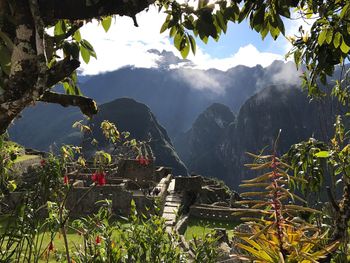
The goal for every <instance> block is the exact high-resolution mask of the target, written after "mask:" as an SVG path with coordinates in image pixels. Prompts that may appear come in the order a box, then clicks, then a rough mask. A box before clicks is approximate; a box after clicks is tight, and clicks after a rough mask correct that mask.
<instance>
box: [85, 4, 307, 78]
mask: <svg viewBox="0 0 350 263" xmlns="http://www.w3.org/2000/svg"><path fill="white" fill-rule="evenodd" d="M136 18H137V22H138V24H139V27H135V26H134V23H133V21H132V19H131V18H130V17H120V16H118V17H115V18H114V19H113V22H112V26H111V28H110V29H109V31H108V32H107V33H106V32H105V31H104V29H103V28H102V26H101V25H99V24H98V22H97V21H93V22H92V23H88V24H87V25H85V26H84V27H83V28H82V29H81V34H82V37H83V38H84V39H86V40H88V41H89V42H90V43H91V44H92V45H93V47H94V49H95V51H96V53H97V60H95V59H94V58H92V59H91V60H90V62H89V64H85V63H84V62H82V65H81V68H80V70H81V73H82V74H84V75H95V74H99V73H103V72H107V71H113V70H116V69H118V68H121V67H124V66H135V67H145V68H150V67H157V65H158V64H157V60H159V55H157V54H155V53H150V52H148V50H150V49H157V50H159V51H162V50H166V51H172V52H173V53H174V54H175V55H176V56H178V57H181V56H180V53H179V52H178V51H177V50H176V49H175V47H174V46H173V43H172V39H170V38H169V37H168V35H169V32H168V31H165V32H164V33H163V34H160V33H159V31H160V28H161V25H162V24H163V22H164V21H165V14H162V13H158V11H157V10H156V8H155V7H151V8H150V9H149V10H148V11H147V12H146V11H143V12H141V13H139V14H138V15H137V17H136ZM299 23H300V22H298V21H292V22H290V21H286V24H285V27H286V33H287V35H292V34H293V33H295V32H296V31H297V29H298V27H299ZM290 47H291V46H290V44H289V42H288V41H287V40H286V39H285V38H284V37H283V36H282V37H280V38H278V40H277V41H274V40H273V39H272V38H271V37H270V36H267V37H266V38H265V40H264V41H262V39H261V36H260V35H259V34H258V33H256V32H255V31H253V30H252V29H250V27H249V25H248V23H247V22H243V23H241V24H234V23H231V22H230V24H229V26H228V31H227V33H226V34H223V35H222V36H221V38H220V40H219V41H218V42H215V41H214V40H212V39H210V41H209V42H208V43H207V44H204V43H203V42H202V41H201V40H199V39H198V41H197V52H196V55H195V56H194V55H193V54H192V53H190V55H189V56H188V59H190V60H191V61H192V62H193V63H192V66H193V67H194V68H198V69H208V68H216V69H220V70H227V69H229V68H232V67H234V66H237V65H245V66H249V67H253V66H255V65H257V64H260V65H262V66H263V67H266V66H268V65H270V64H271V63H272V62H273V61H274V60H284V56H285V54H286V53H287V52H288V50H289V49H290Z"/></svg>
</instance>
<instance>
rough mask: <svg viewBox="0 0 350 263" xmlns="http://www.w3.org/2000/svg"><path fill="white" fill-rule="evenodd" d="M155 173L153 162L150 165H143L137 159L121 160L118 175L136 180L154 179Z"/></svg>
mask: <svg viewBox="0 0 350 263" xmlns="http://www.w3.org/2000/svg"><path fill="white" fill-rule="evenodd" d="M153 174H154V164H153V162H151V163H149V164H148V165H143V164H140V163H139V162H138V161H137V160H120V161H119V163H118V172H117V174H116V176H117V177H121V178H128V179H131V180H134V181H152V180H153V179H154V178H153Z"/></svg>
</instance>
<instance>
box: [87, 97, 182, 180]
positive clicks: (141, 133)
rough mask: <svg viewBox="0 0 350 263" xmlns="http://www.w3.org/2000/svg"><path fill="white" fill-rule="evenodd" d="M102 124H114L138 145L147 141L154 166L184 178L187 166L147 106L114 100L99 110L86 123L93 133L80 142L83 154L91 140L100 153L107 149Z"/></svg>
mask: <svg viewBox="0 0 350 263" xmlns="http://www.w3.org/2000/svg"><path fill="white" fill-rule="evenodd" d="M104 120H109V121H110V122H112V123H115V124H116V126H117V128H118V130H119V131H120V132H122V131H128V132H130V136H131V138H134V139H137V140H141V141H148V140H150V146H151V149H152V152H153V154H154V156H155V163H156V165H163V166H169V167H172V168H173V172H174V174H175V175H179V174H181V175H187V169H186V166H185V165H184V164H183V162H182V161H181V160H180V158H179V157H178V155H177V153H176V152H175V149H174V146H173V144H172V142H171V140H170V138H169V137H168V134H167V132H166V130H165V129H164V128H163V127H162V126H161V125H160V124H159V123H158V121H157V119H156V117H155V116H154V115H153V113H152V112H151V111H150V109H149V108H148V107H147V106H146V105H144V104H142V103H139V102H137V101H135V100H133V99H128V98H123V99H116V100H114V101H112V102H109V103H105V104H102V105H101V106H100V110H99V112H98V114H96V115H95V116H94V117H93V118H92V119H91V120H90V121H89V122H88V125H89V126H90V127H92V132H91V134H90V133H89V135H88V136H85V137H84V139H83V145H82V146H83V151H84V152H91V151H92V149H93V147H92V144H91V141H92V139H96V140H97V141H98V142H99V147H100V149H104V150H106V149H108V148H109V143H108V141H107V140H105V137H104V135H103V134H102V130H101V129H100V126H101V122H102V121H104Z"/></svg>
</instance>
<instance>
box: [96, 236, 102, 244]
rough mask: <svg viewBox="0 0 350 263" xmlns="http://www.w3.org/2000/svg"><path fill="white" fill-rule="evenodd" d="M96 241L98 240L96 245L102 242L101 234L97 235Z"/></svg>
mask: <svg viewBox="0 0 350 263" xmlns="http://www.w3.org/2000/svg"><path fill="white" fill-rule="evenodd" d="M95 242H96V245H99V244H101V237H100V236H96V239H95Z"/></svg>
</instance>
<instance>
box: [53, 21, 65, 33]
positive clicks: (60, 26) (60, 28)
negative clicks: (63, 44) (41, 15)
mask: <svg viewBox="0 0 350 263" xmlns="http://www.w3.org/2000/svg"><path fill="white" fill-rule="evenodd" d="M65 33H66V23H65V22H64V20H59V21H58V22H57V23H56V25H55V29H54V34H55V36H59V35H63V34H65Z"/></svg>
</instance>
